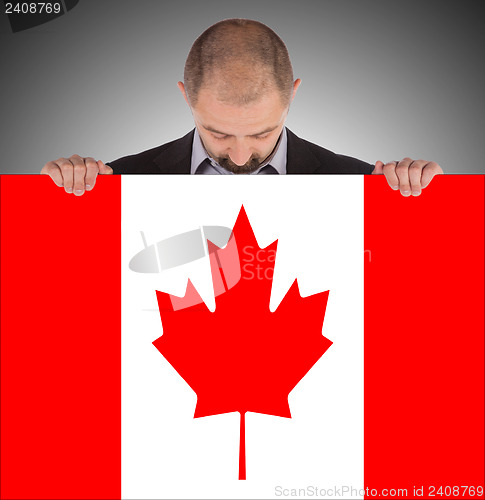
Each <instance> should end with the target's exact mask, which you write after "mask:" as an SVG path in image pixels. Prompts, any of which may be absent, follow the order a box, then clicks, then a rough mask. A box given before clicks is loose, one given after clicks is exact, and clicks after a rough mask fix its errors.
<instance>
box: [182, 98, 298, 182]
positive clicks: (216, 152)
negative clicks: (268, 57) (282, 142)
mask: <svg viewBox="0 0 485 500" xmlns="http://www.w3.org/2000/svg"><path fill="white" fill-rule="evenodd" d="M288 108H289V105H287V106H284V105H283V103H282V102H281V98H280V94H279V92H278V91H277V90H276V89H275V90H274V91H271V92H269V93H267V94H266V95H265V96H263V97H262V98H261V99H260V100H259V101H256V102H254V103H252V104H249V105H246V106H237V105H231V104H224V103H222V102H220V101H219V100H218V99H217V96H216V95H215V93H214V92H213V91H211V90H208V89H201V90H200V92H199V96H198V99H197V104H196V105H195V106H194V107H191V110H192V114H193V116H194V120H195V125H196V127H197V130H198V131H199V134H200V137H201V139H202V143H203V144H204V146H205V148H206V150H207V152H208V153H209V154H210V155H211V156H212V158H214V160H216V161H217V162H218V163H219V165H221V167H223V168H225V169H227V170H229V171H231V172H233V173H236V174H243V173H244V174H246V173H250V172H254V171H255V170H256V169H257V168H258V167H259V166H260V165H261V164H262V163H263V162H264V160H265V159H266V158H267V157H268V156H269V155H270V154H271V153H272V151H273V149H274V147H275V145H276V143H277V141H278V138H279V136H280V134H281V131H282V130H283V126H284V124H285V119H286V116H287V114H288Z"/></svg>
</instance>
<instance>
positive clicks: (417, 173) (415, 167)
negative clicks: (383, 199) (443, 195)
mask: <svg viewBox="0 0 485 500" xmlns="http://www.w3.org/2000/svg"><path fill="white" fill-rule="evenodd" d="M426 163H427V162H425V161H424V160H415V161H413V162H412V163H411V165H409V182H410V184H411V194H412V195H413V196H419V195H420V194H421V174H422V172H423V168H424V166H425V165H426Z"/></svg>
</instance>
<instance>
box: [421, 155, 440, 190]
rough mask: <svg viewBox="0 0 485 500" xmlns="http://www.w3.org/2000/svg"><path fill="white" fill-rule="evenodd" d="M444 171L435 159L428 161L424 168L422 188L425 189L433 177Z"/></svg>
mask: <svg viewBox="0 0 485 500" xmlns="http://www.w3.org/2000/svg"><path fill="white" fill-rule="evenodd" d="M442 173H443V169H442V168H441V167H440V166H439V165H438V164H437V163H435V162H434V161H430V162H428V163H427V164H426V165H425V167H424V168H423V173H422V175H421V188H422V189H424V188H425V187H426V186H427V185H428V184H429V183H430V182H431V180H432V179H433V177H434V176H435V175H440V174H442Z"/></svg>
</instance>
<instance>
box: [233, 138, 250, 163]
mask: <svg viewBox="0 0 485 500" xmlns="http://www.w3.org/2000/svg"><path fill="white" fill-rule="evenodd" d="M252 154H253V153H252V151H251V149H250V148H249V147H248V146H247V145H245V144H244V143H236V144H234V146H233V147H232V148H231V150H230V151H229V157H230V158H231V160H232V161H233V162H234V163H235V164H236V165H239V166H241V165H244V164H245V163H246V162H247V161H248V160H249V158H251V155H252Z"/></svg>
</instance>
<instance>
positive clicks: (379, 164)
mask: <svg viewBox="0 0 485 500" xmlns="http://www.w3.org/2000/svg"><path fill="white" fill-rule="evenodd" d="M383 166H384V163H382V161H380V160H379V161H376V166H375V167H374V170H373V171H372V173H373V174H377V175H379V174H383V173H384V170H383V169H382V167H383Z"/></svg>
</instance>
